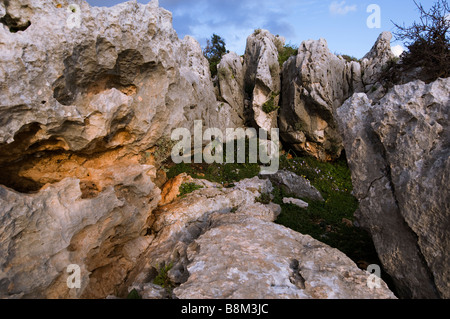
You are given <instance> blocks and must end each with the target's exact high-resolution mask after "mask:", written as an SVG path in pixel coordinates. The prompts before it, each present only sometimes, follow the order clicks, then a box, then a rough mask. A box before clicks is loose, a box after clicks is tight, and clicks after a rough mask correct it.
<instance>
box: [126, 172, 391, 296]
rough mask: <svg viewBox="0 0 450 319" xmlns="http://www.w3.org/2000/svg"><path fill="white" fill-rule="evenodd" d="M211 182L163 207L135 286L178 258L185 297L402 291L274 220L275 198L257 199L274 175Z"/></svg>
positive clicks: (172, 274)
mask: <svg viewBox="0 0 450 319" xmlns="http://www.w3.org/2000/svg"><path fill="white" fill-rule="evenodd" d="M204 185H205V187H206V188H205V189H203V190H201V191H197V192H194V193H192V194H189V195H187V197H185V198H182V199H178V200H176V201H175V202H173V203H172V204H169V205H167V206H164V207H161V208H160V210H159V211H158V213H157V214H156V217H157V219H156V220H155V222H154V224H153V226H152V228H153V229H155V231H156V230H159V231H158V232H157V235H156V237H155V239H154V241H153V243H152V245H151V246H150V247H149V249H148V251H147V252H146V253H145V254H144V255H143V257H142V258H141V260H140V262H138V265H140V266H138V267H136V268H135V270H136V273H135V274H134V277H130V279H131V278H133V279H132V281H131V282H129V283H128V284H129V286H130V287H141V286H143V287H144V286H147V285H148V280H149V279H148V278H149V275H148V274H149V273H151V270H152V269H159V268H158V267H159V265H162V264H166V265H167V264H172V265H173V267H172V269H171V270H170V271H169V273H168V276H169V278H170V279H171V280H172V281H173V282H174V283H176V284H177V287H176V288H175V289H174V290H173V297H176V298H181V299H183V298H194V299H198V298H200V299H201V298H207V299H211V298H212V299H235V298H243V299H265V298H293V299H308V298H332V299H333V298H336V299H338V298H357V299H360V298H370V299H372V298H395V297H394V295H393V294H392V292H390V291H389V289H388V288H387V286H386V285H385V284H384V283H383V282H381V288H380V289H373V290H371V289H369V288H368V286H367V281H368V278H369V274H368V273H367V272H364V271H361V270H359V269H358V268H357V267H356V265H355V264H354V263H353V262H352V261H351V260H350V259H349V258H348V257H346V256H345V255H344V254H342V253H341V252H339V251H338V250H336V249H332V248H330V247H328V246H326V245H325V244H322V243H320V242H318V241H316V240H314V239H312V238H311V237H310V236H304V235H301V234H299V233H296V232H294V231H292V230H290V229H287V228H285V227H283V226H280V225H276V224H275V223H273V221H274V220H275V218H276V216H277V214H275V215H274V212H275V213H276V211H277V209H274V206H273V205H274V204H268V205H263V204H260V203H256V202H255V199H256V197H257V196H259V195H260V194H261V193H266V192H269V191H270V190H271V189H272V186H271V185H270V182H269V181H268V180H260V179H258V178H253V179H249V180H244V181H241V182H240V183H238V184H236V186H235V187H233V188H230V189H218V188H215V187H214V185H211V184H207V183H205V184H204ZM256 204H258V205H256ZM276 206H278V205H276ZM232 208H234V209H232ZM269 210H273V212H272V214H266V213H265V212H266V211H269ZM153 272H154V271H153ZM127 291H128V290H127Z"/></svg>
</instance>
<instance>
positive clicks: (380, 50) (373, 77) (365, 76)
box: [361, 32, 395, 92]
mask: <svg viewBox="0 0 450 319" xmlns="http://www.w3.org/2000/svg"><path fill="white" fill-rule="evenodd" d="M391 40H392V33H390V32H383V33H381V34H380V36H379V37H378V39H377V41H376V42H375V44H374V46H373V47H372V49H371V50H370V51H369V53H367V54H366V55H365V56H364V57H363V58H362V60H361V75H362V83H363V85H364V90H365V92H370V91H371V90H373V89H372V87H373V85H374V84H375V83H377V82H379V80H380V79H379V77H380V73H381V72H382V71H383V68H384V67H385V66H386V64H387V63H388V62H389V61H391V60H392V59H393V58H394V57H395V55H394V53H393V52H392V50H391Z"/></svg>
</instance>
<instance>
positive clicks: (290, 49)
mask: <svg viewBox="0 0 450 319" xmlns="http://www.w3.org/2000/svg"><path fill="white" fill-rule="evenodd" d="M297 54H298V46H296V45H293V44H290V43H289V44H286V45H285V46H284V47H283V48H282V49H281V50H279V51H278V62H279V63H280V68H283V64H284V62H286V61H287V60H289V58H290V57H291V56H295V55H297Z"/></svg>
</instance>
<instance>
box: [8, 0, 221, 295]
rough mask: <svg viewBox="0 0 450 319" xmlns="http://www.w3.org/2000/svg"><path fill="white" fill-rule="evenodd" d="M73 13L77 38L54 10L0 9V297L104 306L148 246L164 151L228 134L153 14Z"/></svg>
mask: <svg viewBox="0 0 450 319" xmlns="http://www.w3.org/2000/svg"><path fill="white" fill-rule="evenodd" d="M73 3H74V4H76V5H78V7H76V10H75V11H76V12H75V13H80V17H81V21H80V24H79V26H77V25H73V24H72V23H69V22H70V21H73V20H72V18H73V17H74V12H72V11H71V10H68V5H69V3H68V2H67V1H53V0H52V1H44V0H26V1H20V2H19V1H2V2H1V4H0V21H1V24H0V52H1V59H0V83H1V84H0V97H1V99H0V170H1V171H2V174H0V184H1V186H0V202H1V205H0V220H1V222H2V223H1V226H0V228H1V234H0V252H1V257H0V269H1V270H0V297H7V298H9V297H14V296H22V297H35V298H43V297H49V298H79V297H83V298H104V297H106V296H108V295H114V294H115V293H116V291H115V290H116V289H117V287H118V285H120V284H122V283H123V281H124V279H125V278H126V277H127V274H128V272H129V271H130V270H131V269H132V268H133V266H134V263H135V262H136V260H137V257H139V256H140V254H141V253H142V252H144V251H145V250H146V248H147V246H148V245H149V244H150V243H151V241H152V238H153V237H152V236H151V235H148V234H147V228H146V222H147V220H148V219H149V218H150V217H151V213H152V211H153V210H154V209H155V208H156V206H157V203H158V202H159V199H160V190H159V189H158V188H156V187H155V186H154V184H153V182H152V180H151V179H152V178H153V179H154V178H155V177H156V167H157V166H158V165H159V164H160V163H159V162H160V161H161V160H162V158H159V159H158V157H161V156H158V154H166V153H167V152H168V151H169V154H170V143H166V142H165V140H164V138H167V136H169V137H170V133H171V131H172V129H173V128H178V127H186V128H188V129H191V130H192V127H193V123H194V120H203V121H204V124H205V126H210V127H211V126H212V127H217V125H218V123H219V124H220V123H224V125H228V123H227V122H226V120H228V117H229V115H228V114H227V113H219V114H217V112H216V110H215V109H214V108H211V107H210V106H211V105H215V103H216V99H215V96H214V90H213V84H212V82H211V78H210V72H209V66H208V63H207V60H206V59H205V58H204V57H203V54H202V50H201V47H200V45H199V43H198V42H197V41H196V40H194V39H193V38H192V37H189V36H187V37H185V38H184V39H183V40H180V39H178V37H177V35H176V33H175V31H174V30H173V27H172V15H171V13H170V12H168V11H166V10H164V9H162V8H159V6H158V1H156V0H154V1H150V2H149V3H148V4H147V5H143V4H140V3H137V2H135V1H134V2H132V1H130V2H127V3H121V4H119V5H117V6H114V7H110V8H107V7H90V6H89V5H88V4H87V3H86V2H85V1H78V0H75V1H73ZM58 4H60V5H58ZM77 11H78V12H77ZM43 34H45V36H42V35H43ZM69 264H78V265H79V266H80V268H81V275H82V278H81V279H82V280H81V283H82V285H81V288H80V289H72V290H69V289H68V287H67V285H66V279H67V276H68V273H67V272H66V267H67V266H68V265H69Z"/></svg>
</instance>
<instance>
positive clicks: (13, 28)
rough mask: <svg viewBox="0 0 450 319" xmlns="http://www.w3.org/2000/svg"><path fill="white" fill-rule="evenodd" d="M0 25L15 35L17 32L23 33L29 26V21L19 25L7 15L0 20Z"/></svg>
mask: <svg viewBox="0 0 450 319" xmlns="http://www.w3.org/2000/svg"><path fill="white" fill-rule="evenodd" d="M0 23H2V24H4V25H5V26H7V27H8V29H9V32H11V33H17V32H19V31H25V30H26V29H28V27H29V26H30V25H31V22H30V21H27V22H25V23H22V24H20V23H19V20H18V19H14V18H12V17H11V16H10V15H9V14H8V13H7V14H5V16H4V17H3V18H1V19H0Z"/></svg>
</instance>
